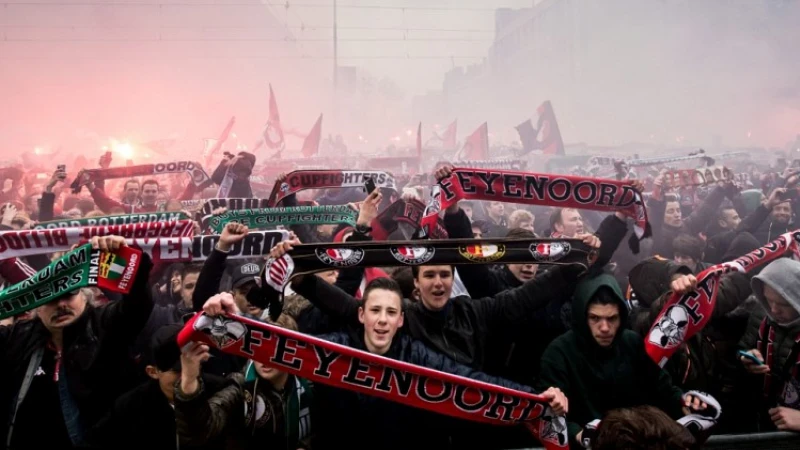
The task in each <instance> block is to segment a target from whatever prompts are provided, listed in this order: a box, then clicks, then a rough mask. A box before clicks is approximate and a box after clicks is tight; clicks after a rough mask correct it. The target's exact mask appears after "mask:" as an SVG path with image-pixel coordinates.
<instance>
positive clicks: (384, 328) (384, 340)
mask: <svg viewBox="0 0 800 450" xmlns="http://www.w3.org/2000/svg"><path fill="white" fill-rule="evenodd" d="M401 308H402V299H401V298H400V296H399V295H397V293H396V292H392V291H389V290H386V289H373V290H371V291H370V292H369V295H368V297H367V298H365V299H364V304H363V306H361V307H359V308H358V321H359V322H361V323H362V324H364V344H365V345H366V346H367V350H369V352H370V353H375V354H378V355H383V354H385V353H386V352H387V351H389V347H391V346H392V339H394V335H395V334H397V329H398V328H400V327H402V326H403V311H402V309H401Z"/></svg>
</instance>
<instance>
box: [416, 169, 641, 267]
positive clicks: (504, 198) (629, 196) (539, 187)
mask: <svg viewBox="0 0 800 450" xmlns="http://www.w3.org/2000/svg"><path fill="white" fill-rule="evenodd" d="M434 188H436V189H434V193H433V197H432V199H431V202H430V204H429V205H428V210H427V211H426V216H425V217H424V218H423V219H422V228H423V230H424V231H425V234H426V235H429V234H430V230H432V229H433V227H434V226H435V225H436V221H437V220H438V214H439V212H440V211H444V210H445V209H447V208H449V207H450V206H451V205H453V204H455V203H456V202H458V201H459V200H485V201H498V202H505V203H521V204H526V205H547V206H555V207H558V208H576V209H592V210H598V211H620V212H622V213H624V214H625V215H627V216H629V217H632V218H633V219H634V220H635V224H634V231H635V236H636V238H638V239H643V238H646V237H648V236H650V224H649V223H648V222H647V210H646V209H645V206H644V200H643V198H642V195H641V193H639V192H637V191H636V190H635V189H634V188H633V187H632V186H631V185H630V183H629V182H625V181H616V180H606V179H601V178H582V177H574V176H566V175H551V174H544V173H543V174H539V173H528V172H510V171H505V170H491V169H468V168H455V169H453V173H452V174H451V175H450V176H449V177H447V178H445V179H443V180H441V181H439V183H437V184H436V185H435V186H434ZM632 237H633V236H632ZM630 244H631V248H632V249H634V250H635V251H638V241H636V239H635V238H634V239H632V241H631V242H630Z"/></svg>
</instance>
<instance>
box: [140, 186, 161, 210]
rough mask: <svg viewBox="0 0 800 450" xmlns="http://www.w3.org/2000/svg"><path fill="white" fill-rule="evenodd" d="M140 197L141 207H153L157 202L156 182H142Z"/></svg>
mask: <svg viewBox="0 0 800 450" xmlns="http://www.w3.org/2000/svg"><path fill="white" fill-rule="evenodd" d="M141 197H142V204H143V205H148V206H151V205H155V204H156V202H157V201H158V181H156V180H144V181H143V182H142V193H141Z"/></svg>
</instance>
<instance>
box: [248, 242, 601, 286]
mask: <svg viewBox="0 0 800 450" xmlns="http://www.w3.org/2000/svg"><path fill="white" fill-rule="evenodd" d="M595 259H596V252H595V251H594V250H593V249H591V248H590V247H588V246H587V245H586V244H584V243H583V242H582V241H580V240H578V239H508V238H495V239H443V240H425V241H412V242H407V241H398V242H392V241H388V242H374V241H372V242H345V243H322V244H301V245H296V246H294V248H293V249H292V251H291V252H289V253H287V254H286V255H283V257H281V258H278V259H272V258H270V259H269V260H267V263H266V264H265V266H264V270H263V271H262V278H263V279H262V286H265V285H269V286H271V287H272V288H273V289H274V290H275V291H277V292H283V288H284V286H286V284H287V283H288V282H289V280H290V279H291V278H292V277H295V276H298V275H307V274H311V273H316V272H321V271H325V270H331V269H343V268H347V267H354V266H362V267H388V266H420V265H448V264H557V265H567V264H578V265H582V266H583V267H585V268H588V267H589V266H590V265H591V264H592V263H593V262H594V260H595ZM264 292H269V289H267V290H264Z"/></svg>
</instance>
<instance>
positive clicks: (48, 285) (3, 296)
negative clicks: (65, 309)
mask: <svg viewBox="0 0 800 450" xmlns="http://www.w3.org/2000/svg"><path fill="white" fill-rule="evenodd" d="M141 256H142V252H141V251H139V250H136V249H132V248H130V247H121V248H120V249H119V250H117V251H116V252H109V251H101V250H93V249H92V246H91V245H90V244H86V245H83V246H81V247H78V248H76V249H75V250H73V251H71V252H68V253H67V254H65V255H64V256H62V257H61V258H58V259H57V260H55V261H54V262H53V263H51V264H50V265H49V266H47V267H45V268H44V269H42V270H40V271H39V272H37V273H36V274H35V275H33V276H31V277H30V278H28V279H26V280H24V281H22V282H20V283H17V284H15V285H13V286H11V287H9V288H8V289H5V290H3V291H2V292H0V320H2V319H5V318H6V317H11V316H15V315H17V314H21V313H24V312H25V311H29V310H31V309H34V308H38V307H39V306H42V305H44V304H46V303H50V302H51V301H53V300H56V299H58V298H60V297H62V296H64V295H68V294H69V293H70V292H73V291H75V290H76V289H80V288H83V287H87V286H97V287H99V288H101V289H104V290H108V291H111V292H120V293H123V294H127V293H128V292H130V290H131V287H132V286H133V280H134V279H135V278H136V272H137V271H138V270H139V263H140V262H141Z"/></svg>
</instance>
